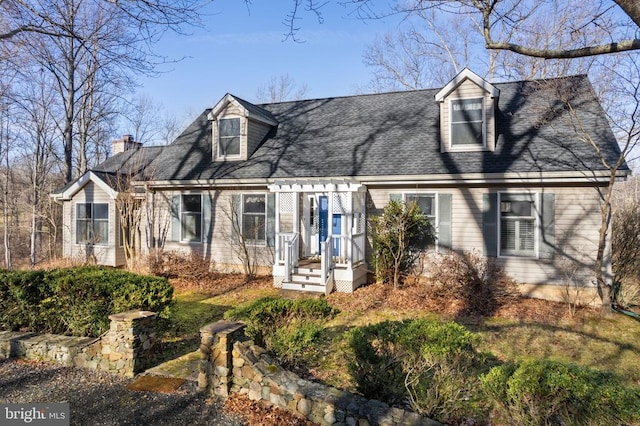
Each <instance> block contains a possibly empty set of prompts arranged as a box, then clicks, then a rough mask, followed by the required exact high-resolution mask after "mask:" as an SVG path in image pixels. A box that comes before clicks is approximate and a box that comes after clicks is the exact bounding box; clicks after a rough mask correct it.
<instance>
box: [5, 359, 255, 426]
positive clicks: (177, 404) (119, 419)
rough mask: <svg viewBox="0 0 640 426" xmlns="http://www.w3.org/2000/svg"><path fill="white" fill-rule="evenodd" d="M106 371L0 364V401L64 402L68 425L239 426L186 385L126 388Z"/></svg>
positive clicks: (217, 404)
mask: <svg viewBox="0 0 640 426" xmlns="http://www.w3.org/2000/svg"><path fill="white" fill-rule="evenodd" d="M131 382H132V379H127V378H123V377H119V376H114V375H111V374H108V373H104V372H100V371H95V370H85V369H80V368H75V367H61V366H57V365H53V364H44V363H34V362H23V361H14V360H1V361H0V403H46V402H68V403H69V405H70V407H71V424H72V425H171V426H174V425H242V424H243V423H242V422H241V421H240V420H239V419H238V418H235V417H232V416H229V415H226V414H225V413H224V412H223V410H222V405H221V403H220V402H219V401H210V400H207V399H206V397H205V395H204V393H202V392H196V386H195V383H193V382H187V383H185V384H184V385H182V387H181V388H180V389H179V390H178V391H177V392H175V393H172V394H162V393H156V392H138V391H130V390H127V389H126V386H127V385H128V384H129V383H131Z"/></svg>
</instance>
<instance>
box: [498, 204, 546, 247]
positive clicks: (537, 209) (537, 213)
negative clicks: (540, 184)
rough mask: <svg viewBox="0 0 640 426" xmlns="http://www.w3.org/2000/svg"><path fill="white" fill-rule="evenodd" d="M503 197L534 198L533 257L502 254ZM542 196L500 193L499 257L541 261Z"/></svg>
mask: <svg viewBox="0 0 640 426" xmlns="http://www.w3.org/2000/svg"><path fill="white" fill-rule="evenodd" d="M503 195H531V196H533V220H534V225H533V229H534V235H533V244H534V247H533V254H532V255H531V256H523V255H521V256H518V255H514V254H502V238H501V237H502V216H501V212H500V203H501V202H502V196H503ZM541 203H542V194H541V193H540V192H507V191H502V192H498V205H497V207H496V210H497V212H496V214H497V215H498V217H497V221H496V223H497V226H496V228H497V229H498V235H497V236H496V238H497V246H498V257H499V258H505V259H540V234H541V233H542V223H541V222H542V221H541V220H540V206H541V205H542V204H541Z"/></svg>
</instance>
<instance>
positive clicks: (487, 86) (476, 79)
mask: <svg viewBox="0 0 640 426" xmlns="http://www.w3.org/2000/svg"><path fill="white" fill-rule="evenodd" d="M465 80H471V81H472V82H473V83H474V84H476V85H477V86H479V87H481V88H482V89H484V90H485V91H487V92H488V93H489V94H490V95H491V97H492V98H498V97H500V89H498V88H497V87H496V86H494V85H493V84H491V83H489V82H488V81H487V80H485V79H484V78H482V77H480V76H479V75H478V74H476V73H474V72H473V71H471V70H470V69H469V68H465V69H463V70H462V71H460V72H459V73H458V75H456V76H455V77H453V79H452V80H451V81H450V82H449V83H447V85H446V86H444V87H443V88H442V89H441V90H440V91H439V92H438V93H436V94H435V100H436V102H443V101H444V98H446V97H447V96H448V95H449V94H450V93H451V92H453V91H454V90H455V89H456V88H457V87H458V86H460V85H461V84H462V83H464V81H465Z"/></svg>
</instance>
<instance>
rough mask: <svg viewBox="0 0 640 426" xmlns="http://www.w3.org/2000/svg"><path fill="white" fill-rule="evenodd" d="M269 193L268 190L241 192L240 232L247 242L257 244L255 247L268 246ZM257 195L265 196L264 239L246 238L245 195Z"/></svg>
mask: <svg viewBox="0 0 640 426" xmlns="http://www.w3.org/2000/svg"><path fill="white" fill-rule="evenodd" d="M268 194H269V193H268V192H241V193H240V232H241V233H242V238H243V239H244V241H245V242H246V243H247V244H251V245H252V246H255V247H267V241H268V239H269V235H268V229H267V227H268V223H267V222H268V221H269V218H268V217H267V214H268V212H269V196H268ZM255 195H262V196H264V241H260V240H254V239H249V238H246V237H245V235H244V197H245V196H255ZM274 207H275V206H274Z"/></svg>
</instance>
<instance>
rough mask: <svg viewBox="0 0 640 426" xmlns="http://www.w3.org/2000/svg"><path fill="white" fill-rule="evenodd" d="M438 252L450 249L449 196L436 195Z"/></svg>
mask: <svg viewBox="0 0 640 426" xmlns="http://www.w3.org/2000/svg"><path fill="white" fill-rule="evenodd" d="M437 226H438V252H440V253H444V252H445V251H446V250H447V249H451V247H452V241H451V194H438V224H437Z"/></svg>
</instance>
